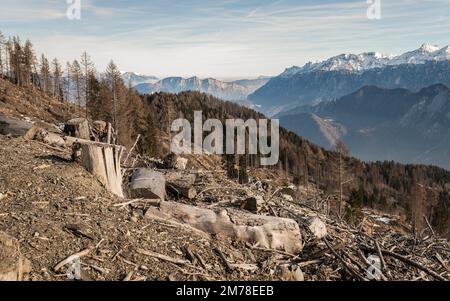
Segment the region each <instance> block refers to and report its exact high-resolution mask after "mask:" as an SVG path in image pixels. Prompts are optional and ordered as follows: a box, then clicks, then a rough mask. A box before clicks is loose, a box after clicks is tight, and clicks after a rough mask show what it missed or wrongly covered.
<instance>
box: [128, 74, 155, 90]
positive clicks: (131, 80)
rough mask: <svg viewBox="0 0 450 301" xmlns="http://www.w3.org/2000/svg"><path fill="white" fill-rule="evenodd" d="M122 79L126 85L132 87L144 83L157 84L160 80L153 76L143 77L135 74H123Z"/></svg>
mask: <svg viewBox="0 0 450 301" xmlns="http://www.w3.org/2000/svg"><path fill="white" fill-rule="evenodd" d="M122 79H123V81H124V82H125V85H127V86H128V85H129V84H131V86H132V87H134V86H136V85H139V84H144V83H156V82H157V81H159V78H158V77H156V76H153V75H142V74H139V73H135V72H122Z"/></svg>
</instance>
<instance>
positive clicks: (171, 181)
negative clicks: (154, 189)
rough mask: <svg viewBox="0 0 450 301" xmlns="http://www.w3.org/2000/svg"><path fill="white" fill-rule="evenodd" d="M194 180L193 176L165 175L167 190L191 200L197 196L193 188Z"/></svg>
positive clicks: (179, 173) (174, 173)
mask: <svg viewBox="0 0 450 301" xmlns="http://www.w3.org/2000/svg"><path fill="white" fill-rule="evenodd" d="M195 179H196V176H195V174H182V173H181V172H172V173H168V174H166V185H167V189H168V190H169V191H171V192H173V193H174V194H175V195H177V196H183V197H185V198H188V199H193V198H195V196H196V195H197V190H196V189H195V188H194V183H195Z"/></svg>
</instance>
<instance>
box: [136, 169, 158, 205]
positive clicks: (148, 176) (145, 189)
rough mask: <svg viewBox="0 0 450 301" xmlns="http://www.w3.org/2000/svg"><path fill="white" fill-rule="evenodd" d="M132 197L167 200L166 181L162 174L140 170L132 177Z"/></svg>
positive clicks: (149, 170) (150, 170)
mask: <svg viewBox="0 0 450 301" xmlns="http://www.w3.org/2000/svg"><path fill="white" fill-rule="evenodd" d="M130 195H131V197H132V198H146V199H156V198H159V199H160V200H163V201H164V199H165V197H166V179H165V178H164V175H163V174H162V173H160V172H157V171H154V170H152V169H149V168H138V169H136V170H135V171H134V172H133V174H132V175H131V182H130Z"/></svg>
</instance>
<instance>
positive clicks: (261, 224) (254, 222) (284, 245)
mask: <svg viewBox="0 0 450 301" xmlns="http://www.w3.org/2000/svg"><path fill="white" fill-rule="evenodd" d="M145 217H146V218H150V219H161V218H164V219H174V220H176V221H178V222H182V223H185V224H188V225H189V226H191V227H193V228H195V229H198V230H201V231H203V232H206V233H208V234H214V235H216V236H218V237H220V236H222V237H228V238H232V239H236V240H242V241H245V242H248V243H251V244H257V243H258V244H259V246H261V247H264V248H269V249H274V250H282V251H285V252H289V253H293V254H295V253H298V252H300V251H301V250H302V237H301V234H300V229H299V226H298V224H297V223H296V222H295V221H294V220H292V219H286V218H278V217H273V216H263V215H256V214H251V213H248V212H244V211H241V210H237V209H231V208H229V209H227V210H221V211H218V212H215V211H213V210H210V209H203V208H198V207H194V206H189V205H185V204H180V203H174V202H161V203H160V206H159V207H158V208H156V207H151V208H149V209H148V210H147V212H146V214H145Z"/></svg>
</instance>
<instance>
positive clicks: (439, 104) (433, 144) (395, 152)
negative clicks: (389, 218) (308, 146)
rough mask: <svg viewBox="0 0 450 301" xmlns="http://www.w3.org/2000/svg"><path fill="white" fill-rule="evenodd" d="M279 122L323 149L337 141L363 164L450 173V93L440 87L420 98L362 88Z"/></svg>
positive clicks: (402, 91)
mask: <svg viewBox="0 0 450 301" xmlns="http://www.w3.org/2000/svg"><path fill="white" fill-rule="evenodd" d="M278 117H279V118H280V121H281V125H283V126H284V127H286V128H288V129H290V130H292V131H294V132H296V133H297V134H299V135H302V136H304V137H305V138H307V139H309V140H311V141H313V142H315V143H317V144H319V145H321V146H324V147H326V148H332V147H334V145H335V143H336V141H337V140H338V139H342V140H343V141H344V142H345V143H346V144H347V145H348V147H349V149H350V151H351V153H352V154H353V155H354V156H356V157H359V158H361V159H363V160H371V161H376V160H394V161H399V162H403V163H423V164H433V165H438V166H441V167H444V168H446V169H450V89H449V88H448V87H447V86H445V85H442V84H437V85H433V86H430V87H427V88H424V89H422V90H420V91H419V92H411V91H408V90H405V89H393V90H388V89H382V88H377V87H373V86H367V87H363V88H362V89H360V90H358V91H357V92H355V93H352V94H350V95H347V96H344V97H342V98H340V99H338V100H336V101H331V102H327V103H321V104H318V105H315V106H302V107H298V108H295V109H293V110H291V111H290V112H288V113H284V114H280V115H279V116H278Z"/></svg>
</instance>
